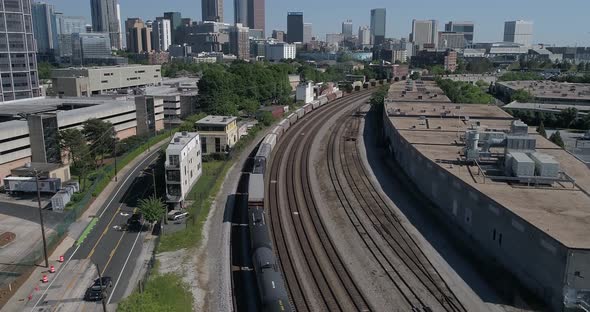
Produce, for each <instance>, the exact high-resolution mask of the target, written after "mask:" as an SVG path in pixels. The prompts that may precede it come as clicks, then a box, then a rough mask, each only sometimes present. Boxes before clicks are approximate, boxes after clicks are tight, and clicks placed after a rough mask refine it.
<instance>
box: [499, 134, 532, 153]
mask: <svg viewBox="0 0 590 312" xmlns="http://www.w3.org/2000/svg"><path fill="white" fill-rule="evenodd" d="M536 147H537V139H535V138H534V137H529V136H514V135H509V136H507V137H506V151H533V150H535V148H536Z"/></svg>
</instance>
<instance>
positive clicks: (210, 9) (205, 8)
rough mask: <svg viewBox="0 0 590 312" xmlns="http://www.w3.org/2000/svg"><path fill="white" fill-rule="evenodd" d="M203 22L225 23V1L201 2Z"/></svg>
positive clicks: (210, 0)
mask: <svg viewBox="0 0 590 312" xmlns="http://www.w3.org/2000/svg"><path fill="white" fill-rule="evenodd" d="M201 10H202V15H203V21H211V22H223V0H201Z"/></svg>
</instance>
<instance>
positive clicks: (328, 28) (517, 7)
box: [46, 0, 590, 46]
mask: <svg viewBox="0 0 590 312" xmlns="http://www.w3.org/2000/svg"><path fill="white" fill-rule="evenodd" d="M46 2H48V3H51V4H54V5H55V6H56V11H58V12H63V13H64V14H65V15H76V16H78V15H81V16H85V17H86V18H87V19H88V20H90V18H89V17H90V8H89V4H88V2H87V1H78V0H49V1H46ZM339 3H340V2H339ZM449 4H451V5H449ZM508 5H509V6H510V8H511V9H510V11H509V12H507V11H506V10H504V9H503V8H505V7H506V6H508ZM576 5H577V7H578V8H579V9H577V10H570V11H566V10H552V11H551V14H549V8H550V7H553V3H551V2H549V1H548V0H538V1H532V0H525V1H519V2H516V3H514V2H513V1H512V2H511V1H508V0H498V1H496V2H493V3H487V2H486V3H483V2H481V3H480V2H477V3H473V1H467V0H454V1H451V2H445V3H439V1H434V0H422V1H416V2H413V3H390V2H388V1H384V0H371V1H364V2H362V3H355V2H351V3H350V4H349V5H347V6H346V7H342V6H338V9H337V10H335V12H334V13H331V14H330V16H331V18H329V19H326V18H325V15H324V14H325V12H326V11H328V10H333V8H334V2H329V1H328V2H321V3H318V2H314V1H311V0H301V1H299V2H297V4H296V5H295V4H294V3H276V2H267V4H266V13H267V14H266V15H267V16H266V29H267V35H270V34H271V32H272V30H273V29H279V30H286V28H287V27H286V26H287V21H286V18H285V16H286V14H287V12H289V11H303V12H304V14H305V22H310V23H313V24H314V36H317V37H320V38H322V37H324V36H325V34H328V33H337V32H340V30H341V22H342V21H343V20H348V19H352V21H353V25H354V26H353V28H354V29H358V27H359V26H365V25H369V24H370V10H371V9H374V8H379V7H383V8H385V9H387V11H388V14H387V21H386V22H387V32H386V35H387V37H394V38H400V37H408V34H409V33H410V32H411V26H412V24H411V23H412V19H436V20H438V21H439V28H442V29H439V30H440V31H442V30H444V23H446V22H448V21H451V20H469V21H473V22H474V23H475V24H476V25H477V32H476V34H475V41H476V42H496V41H502V39H503V32H504V22H505V21H509V20H518V19H522V20H530V21H533V22H534V23H535V33H534V38H533V42H534V43H540V42H543V43H548V44H556V45H570V46H574V45H578V46H584V45H586V46H590V34H589V33H588V31H587V30H586V28H587V27H586V26H585V25H584V20H585V16H584V15H583V13H582V12H586V10H585V9H590V3H576ZM224 7H225V10H224V21H229V22H233V20H234V14H233V11H234V10H233V2H228V0H226V1H224ZM164 11H179V12H182V13H183V17H190V18H193V20H201V3H200V2H199V1H196V0H171V1H168V2H166V3H153V4H151V5H150V6H146V5H145V1H140V0H127V1H125V2H122V3H121V15H122V16H121V19H122V20H123V21H124V20H126V19H127V18H128V17H141V18H143V19H144V20H148V19H153V18H155V17H156V16H161V15H162V12H164ZM572 30H577V31H572Z"/></svg>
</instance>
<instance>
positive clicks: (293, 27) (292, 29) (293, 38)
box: [287, 12, 303, 43]
mask: <svg viewBox="0 0 590 312" xmlns="http://www.w3.org/2000/svg"><path fill="white" fill-rule="evenodd" d="M287 42H288V43H293V42H303V12H289V13H287Z"/></svg>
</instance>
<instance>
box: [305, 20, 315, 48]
mask: <svg viewBox="0 0 590 312" xmlns="http://www.w3.org/2000/svg"><path fill="white" fill-rule="evenodd" d="M311 37H313V25H312V24H311V23H303V43H309V42H310V41H311Z"/></svg>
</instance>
